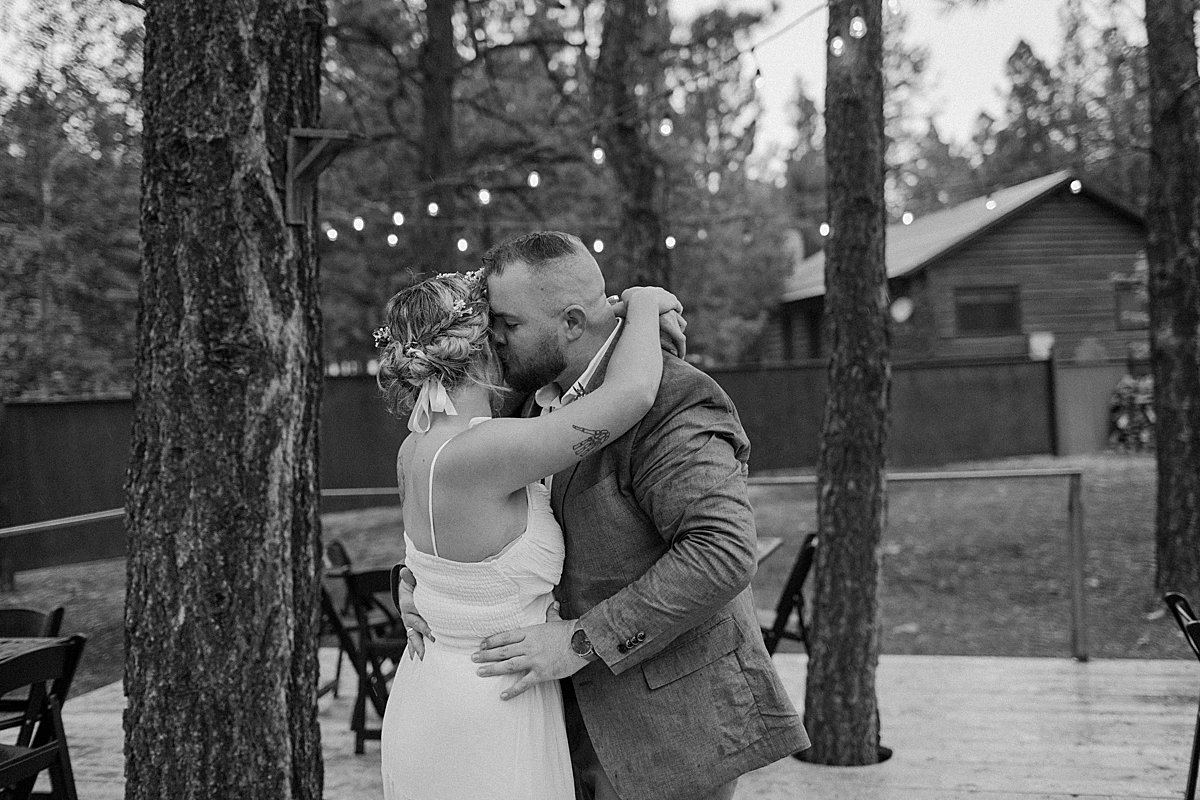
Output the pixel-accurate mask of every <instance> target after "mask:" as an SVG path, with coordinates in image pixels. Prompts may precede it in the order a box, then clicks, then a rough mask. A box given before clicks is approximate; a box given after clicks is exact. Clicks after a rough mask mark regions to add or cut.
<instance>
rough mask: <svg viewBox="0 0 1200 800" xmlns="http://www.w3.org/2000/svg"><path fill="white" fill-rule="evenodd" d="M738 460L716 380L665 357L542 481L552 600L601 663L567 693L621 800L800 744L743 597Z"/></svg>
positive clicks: (715, 780)
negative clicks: (649, 382)
mask: <svg viewBox="0 0 1200 800" xmlns="http://www.w3.org/2000/svg"><path fill="white" fill-rule="evenodd" d="M602 372H603V370H601V374H598V376H597V378H596V379H595V381H594V382H596V383H598V382H599V381H600V380H602ZM589 388H591V387H589ZM749 452H750V443H749V441H748V440H747V438H746V434H745V431H744V430H743V429H742V425H741V422H740V420H739V419H738V414H737V410H736V409H735V408H734V407H733V403H732V402H731V401H730V400H729V397H728V396H727V395H726V394H725V393H724V392H723V391H722V390H721V388H720V387H719V386H718V385H717V384H716V382H715V381H713V380H712V379H711V378H710V377H709V376H707V375H705V374H704V373H702V372H700V371H699V370H697V369H695V368H694V367H692V366H690V365H689V364H686V363H684V362H683V361H681V360H679V359H678V358H676V357H674V356H672V355H669V354H664V365H663V378H662V385H661V386H660V388H659V391H658V397H657V398H656V400H655V402H654V405H653V407H652V408H651V409H650V412H649V413H648V414H646V416H645V417H644V418H643V419H642V420H641V422H639V423H638V424H637V425H636V426H635V427H634V428H633V429H632V430H630V431H629V432H627V433H626V434H624V435H623V436H621V437H620V438H618V439H616V440H615V441H613V442H611V443H610V444H609V445H608V446H607V447H605V448H604V449H602V450H600V451H598V452H597V453H595V454H593V455H592V456H589V457H588V458H586V459H584V460H583V461H582V462H580V463H579V464H578V465H576V466H575V467H573V468H570V469H567V470H564V471H563V472H560V473H558V474H557V475H555V476H554V482H553V487H552V489H553V491H552V493H551V503H552V505H553V508H554V513H555V516H556V517H558V519H559V520H560V521H561V522H562V524H563V530H564V534H565V537H566V549H567V554H566V563H565V565H564V568H563V576H562V581H561V583H560V584H559V587H558V589H557V591H556V594H557V596H558V599H559V601H560V602H561V603H562V615H563V617H564V618H568V619H570V618H581V624H582V625H583V628H584V630H586V631H587V634H588V638H589V639H591V641H592V644H593V646H594V647H595V648H596V652H597V653H598V654H599V656H600V660H599V661H596V662H593V663H591V664H589V665H588V666H586V667H584V668H583V669H582V670H580V671H579V672H577V673H576V674H575V675H574V677H573V679H572V681H573V684H574V688H575V695H576V697H577V700H578V703H579V709H580V713H581V714H582V717H583V719H584V722H585V724H586V725H587V729H588V732H589V734H590V737H591V739H592V743H593V745H594V747H595V749H596V752H597V754H598V755H599V757H600V762H601V764H603V766H604V768H605V771H606V772H607V773H608V776H609V778H610V779H611V780H612V782H613V785H614V787H615V788H616V789H617V791H618V792H619V793H620V795H621V797H622V798H625V799H626V800H690V798H693V797H696V796H699V795H703V794H705V793H706V792H709V791H712V790H713V789H714V788H716V787H718V786H721V785H723V784H725V783H727V782H729V781H731V780H733V779H734V778H736V777H737V776H739V775H741V774H743V773H745V772H749V771H750V770H753V769H756V768H758V767H761V766H763V765H765V764H769V763H771V762H772V761H775V760H777V759H779V758H782V757H783V756H786V755H788V754H789V753H793V752H795V751H797V750H801V749H803V748H805V747H807V746H808V744H809V742H808V736H807V735H806V734H805V731H804V727H803V725H802V724H801V721H800V718H799V716H798V715H797V713H796V710H795V708H793V706H792V704H791V702H790V700H789V699H788V696H787V693H786V691H785V690H784V687H783V685H782V683H781V682H780V680H779V676H778V675H777V674H776V672H775V669H774V667H773V666H772V664H771V657H770V656H769V655H768V654H767V651H766V648H765V647H764V646H763V640H762V635H761V633H760V630H759V626H758V621H757V618H756V615H755V612H754V602H753V600H752V598H751V594H750V579H751V578H752V577H753V575H754V571H755V569H756V564H757V560H756V552H757V548H756V542H755V540H756V533H755V528H754V515H753V511H752V510H751V508H750V503H749V500H748V498H747V491H746V474H747V457H748V456H749Z"/></svg>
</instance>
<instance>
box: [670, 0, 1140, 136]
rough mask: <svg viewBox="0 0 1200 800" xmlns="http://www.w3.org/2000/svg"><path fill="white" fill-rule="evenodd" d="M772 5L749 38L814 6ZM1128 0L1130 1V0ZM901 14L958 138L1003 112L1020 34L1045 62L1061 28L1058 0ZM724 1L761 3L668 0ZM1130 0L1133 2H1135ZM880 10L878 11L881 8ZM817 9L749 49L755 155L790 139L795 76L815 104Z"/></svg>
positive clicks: (821, 41)
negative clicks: (756, 115)
mask: <svg viewBox="0 0 1200 800" xmlns="http://www.w3.org/2000/svg"><path fill="white" fill-rule="evenodd" d="M776 2H777V3H778V5H779V10H778V11H777V12H776V13H775V14H774V15H772V16H771V17H770V18H769V21H768V22H767V23H766V24H765V25H763V26H762V28H761V29H760V30H759V31H758V32H757V35H756V37H755V39H754V41H759V40H761V39H763V38H765V37H767V36H770V35H771V34H772V33H774V32H775V31H777V30H779V29H780V28H783V27H784V26H786V25H787V24H788V23H789V22H791V21H793V20H795V19H796V18H798V17H800V16H801V15H802V14H804V13H805V12H808V11H810V10H811V9H813V8H814V7H816V6H819V5H822V1H821V0H776ZM1131 2H1132V0H1131ZM899 3H900V7H901V8H902V9H903V11H904V13H905V14H907V16H908V19H909V25H908V36H907V39H908V41H909V42H910V43H912V44H920V45H925V46H927V47H928V48H929V52H930V60H929V72H930V73H931V75H932V80H931V82H930V83H931V89H932V90H933V91H932V94H933V97H932V106H933V108H934V109H936V110H935V119H936V121H937V124H938V130H939V131H941V133H942V136H943V138H946V139H951V140H955V141H958V142H960V143H961V142H965V141H967V140H969V138H970V131H971V127H972V125H973V123H974V122H975V119H976V117H977V116H978V115H979V112H980V110H981V109H983V110H989V111H990V112H991V113H992V114H993V116H995V115H997V114H999V112H1000V111H1001V110H1002V109H1003V101H1002V94H1001V89H1002V88H1003V86H1004V62H1005V61H1006V60H1007V59H1008V56H1009V55H1010V54H1011V53H1012V51H1013V49H1014V48H1015V47H1016V45H1017V42H1018V41H1020V40H1021V39H1025V41H1027V42H1028V43H1029V44H1030V45H1031V46H1032V47H1033V51H1034V53H1036V54H1037V55H1038V57H1039V58H1041V59H1042V60H1044V61H1047V62H1053V61H1054V60H1055V59H1056V58H1057V57H1058V54H1059V50H1060V41H1061V39H1062V26H1061V25H1060V23H1059V19H1058V13H1059V7H1060V5H1061V3H1060V2H1059V1H1058V0H990V2H989V3H987V4H986V6H985V7H982V8H980V7H963V8H958V9H955V10H953V11H950V12H947V11H945V10H944V9H945V6H944V4H943V3H942V2H941V0H899ZM719 5H724V6H726V7H730V8H746V9H756V10H765V9H767V8H769V7H770V3H769V2H768V0H674V2H673V4H672V9H673V13H674V14H676V15H677V16H678V17H680V18H684V19H686V18H688V16H689V12H691V13H697V12H699V11H702V10H705V9H708V8H712V7H714V6H719ZM1137 5H1138V6H1139V7H1140V5H1141V3H1140V2H1138V3H1137ZM885 13H886V11H885ZM828 18H829V17H828V14H827V13H826V12H825V11H824V10H821V11H819V12H818V13H816V14H814V15H813V16H811V17H809V18H808V19H806V20H805V21H803V22H801V23H800V24H799V25H797V26H796V27H794V28H791V29H790V30H788V31H786V32H785V33H783V34H782V35H781V36H779V37H778V38H775V39H773V40H771V41H769V42H767V43H766V44H764V45H762V46H761V47H757V48H755V55H756V57H757V59H758V62H759V65H760V68H761V69H762V73H763V79H764V80H763V83H762V86H761V90H760V91H761V92H762V95H763V102H764V105H765V109H764V114H763V117H762V118H761V119H760V120H759V126H760V134H759V139H758V142H757V147H756V149H758V150H759V151H760V152H761V151H763V150H765V149H767V146H768V145H769V144H770V143H772V142H774V143H778V144H780V145H782V146H783V147H787V146H788V145H789V144H790V143H791V141H792V138H793V135H792V130H791V128H792V120H791V117H790V112H789V107H790V105H791V102H792V100H793V99H794V97H795V81H796V78H797V77H800V78H802V79H803V80H804V85H805V90H806V92H807V93H808V95H809V97H811V98H813V99H814V100H815V101H816V102H817V105H818V107H820V106H821V105H822V104H823V103H822V98H823V96H824V92H825V26H826V24H827V22H828ZM1128 22H1129V25H1128V26H1127V27H1128V28H1129V34H1128V35H1129V36H1130V37H1131V38H1133V39H1134V40H1135V41H1144V40H1145V34H1144V32H1143V31H1142V30H1139V29H1138V27H1137V24H1136V22H1135V20H1134V18H1133V17H1132V13H1131V14H1130V17H1129V20H1128Z"/></svg>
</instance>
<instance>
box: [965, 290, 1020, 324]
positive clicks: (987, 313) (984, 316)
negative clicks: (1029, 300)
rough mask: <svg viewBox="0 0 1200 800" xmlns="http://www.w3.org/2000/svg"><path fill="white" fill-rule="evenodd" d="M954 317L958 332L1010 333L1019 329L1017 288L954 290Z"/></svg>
mask: <svg viewBox="0 0 1200 800" xmlns="http://www.w3.org/2000/svg"><path fill="white" fill-rule="evenodd" d="M954 320H955V324H956V326H957V330H958V335H959V336H1010V335H1013V334H1020V333H1021V290H1020V288H1019V287H1017V286H983V287H971V288H959V289H955V290H954Z"/></svg>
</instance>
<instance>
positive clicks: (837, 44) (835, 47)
mask: <svg viewBox="0 0 1200 800" xmlns="http://www.w3.org/2000/svg"><path fill="white" fill-rule="evenodd" d="M829 52H830V53H831V54H832V55H833V57H834V58H841V57H842V54H843V53H845V52H846V40H845V39H843V38H842V37H840V36H835V37H833V38H832V39H830V40H829Z"/></svg>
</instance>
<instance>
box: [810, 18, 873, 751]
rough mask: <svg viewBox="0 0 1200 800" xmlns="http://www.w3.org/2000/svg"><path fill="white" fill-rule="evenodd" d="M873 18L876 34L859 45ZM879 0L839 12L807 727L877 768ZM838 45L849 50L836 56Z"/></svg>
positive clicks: (831, 72) (824, 747)
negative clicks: (859, 31)
mask: <svg viewBox="0 0 1200 800" xmlns="http://www.w3.org/2000/svg"><path fill="white" fill-rule="evenodd" d="M859 9H861V10H862V12H863V13H862V19H863V21H865V22H866V26H867V28H866V35H865V36H864V37H863V38H861V39H856V38H853V37H852V36H851V35H850V33H849V32H850V30H851V24H852V23H851V19H852V16H853V15H854V14H856V13H858V11H859ZM882 27H883V26H882V8H881V4H880V2H879V0H873V2H865V3H862V4H861V5H859V4H856V3H852V2H849V0H833V2H831V3H830V5H829V40H830V54H829V55H828V57H827V58H828V72H827V74H828V77H827V79H826V90H825V131H826V133H825V153H826V165H827V170H828V173H827V179H826V187H827V192H828V207H829V224H830V227H831V228H832V231H831V233H830V237H829V243H828V245H827V247H826V249H825V315H826V330H827V331H828V335H829V342H830V358H829V367H828V376H829V392H828V395H827V399H826V402H825V416H824V421H823V423H822V428H821V448H820V457H819V463H818V466H817V492H818V494H817V520H818V530H819V535H820V539H819V541H820V546H819V547H818V548H817V559H816V597H815V603H814V622H813V636H812V646H811V649H810V653H809V660H808V681H807V686H806V690H805V701H804V724H805V727H806V728H807V729H808V731H809V735H810V736H811V737H812V742H813V746H812V748H811V749H810V750H808V751H806V752H805V753H804V758H805V760H807V761H813V762H816V763H821V764H839V765H861V764H874V763H876V761H877V759H878V749H877V744H878V733H879V719H878V712H877V705H876V696H875V668H876V665H877V663H878V660H879V600H878V583H879V544H880V538H881V536H882V533H883V527H884V499H885V491H886V486H885V472H884V445H885V443H886V438H887V409H888V390H889V384H890V381H891V369H890V365H889V361H888V333H887V280H886V275H885V272H884V214H885V209H884V201H883V177H884V166H883V154H884V138H883V70H882V64H883V47H882ZM834 37H841V40H842V42H841V44H842V46H843V47H844V52H842V54H841V55H840V56H838V55H835V54H834V53H835V52H836V51H837V48H836V47H834V46H832V45H833V40H834Z"/></svg>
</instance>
